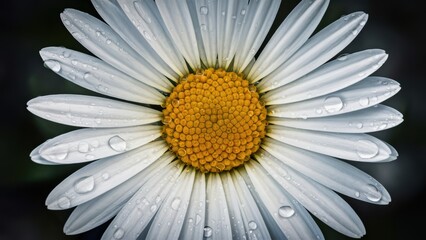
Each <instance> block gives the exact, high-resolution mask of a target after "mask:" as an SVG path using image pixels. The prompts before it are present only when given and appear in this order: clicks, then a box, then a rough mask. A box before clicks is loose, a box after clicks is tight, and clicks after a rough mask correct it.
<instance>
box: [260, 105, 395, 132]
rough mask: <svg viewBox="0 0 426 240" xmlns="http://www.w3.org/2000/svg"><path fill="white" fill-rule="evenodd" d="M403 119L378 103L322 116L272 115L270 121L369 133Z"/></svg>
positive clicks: (304, 126) (331, 130) (287, 125)
mask: <svg viewBox="0 0 426 240" xmlns="http://www.w3.org/2000/svg"><path fill="white" fill-rule="evenodd" d="M402 121H403V119H402V114H401V113H399V112H398V111H396V110H395V109H393V108H390V107H387V106H384V105H380V104H379V105H378V106H377V107H374V108H366V109H363V110H359V111H355V112H350V113H345V114H340V115H335V116H329V117H321V118H308V119H296V118H279V117H270V118H269V119H268V123H272V124H275V125H280V126H284V127H292V128H300V129H307V130H315V131H324V132H340V133H367V132H376V131H382V130H385V129H388V128H392V127H395V126H397V125H398V124H400V123H401V122H402Z"/></svg>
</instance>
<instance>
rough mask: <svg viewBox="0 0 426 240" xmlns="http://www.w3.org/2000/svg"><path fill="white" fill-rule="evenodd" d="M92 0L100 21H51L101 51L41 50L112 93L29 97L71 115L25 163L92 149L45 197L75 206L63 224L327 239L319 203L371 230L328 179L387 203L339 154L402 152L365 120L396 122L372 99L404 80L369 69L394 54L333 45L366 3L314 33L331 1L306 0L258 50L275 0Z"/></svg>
mask: <svg viewBox="0 0 426 240" xmlns="http://www.w3.org/2000/svg"><path fill="white" fill-rule="evenodd" d="M92 2H93V4H94V6H95V8H96V10H97V11H98V13H99V15H100V16H101V17H102V18H103V20H104V21H105V22H106V23H104V22H103V21H101V20H98V19H97V18H95V17H92V16H90V15H88V14H86V13H83V12H80V11H77V10H73V9H66V10H65V11H64V12H63V13H62V14H61V19H62V21H63V23H64V25H65V27H66V28H67V29H68V30H69V31H70V33H71V34H72V35H73V36H74V37H75V39H76V40H77V41H79V42H80V43H81V44H82V45H83V46H84V47H86V48H87V49H88V50H89V51H90V52H91V53H93V55H95V56H96V57H94V56H91V55H88V54H85V53H81V52H76V51H73V50H70V49H66V48H63V47H47V48H44V49H42V50H41V51H40V54H41V57H42V58H43V61H44V63H45V65H46V66H47V67H48V68H50V69H51V70H53V71H54V72H55V73H57V74H59V75H60V76H62V77H63V78H65V79H67V80H69V81H71V82H73V83H75V84H77V85H80V86H82V87H84V88H87V89H89V90H92V91H94V92H97V93H100V94H103V95H106V96H109V97H112V98H116V99H111V98H103V97H94V96H83V95H70V94H59V95H49V96H43V97H37V98H34V99H32V100H31V101H29V102H28V110H29V111H31V112H32V113H34V114H35V115H37V116H39V117H42V118H45V119H47V120H50V121H54V122H57V123H61V124H66V125H70V126H76V127H81V129H78V130H75V131H72V132H69V133H65V134H63V135H60V136H58V137H55V138H53V139H50V140H47V141H46V142H45V143H43V144H42V145H40V146H39V147H37V148H36V149H35V150H34V151H33V152H32V153H31V158H32V160H33V161H35V162H37V163H40V164H51V165H55V164H72V163H81V162H89V161H93V162H92V163H89V164H88V165H86V166H85V167H83V168H81V169H80V170H78V171H76V172H75V173H74V174H72V175H71V176H69V177H68V178H66V179H65V180H64V181H63V182H62V183H60V184H59V185H58V186H57V187H56V188H55V189H54V190H53V191H52V192H51V193H50V195H49V196H48V197H47V200H46V205H47V207H48V208H49V209H53V210H60V209H69V208H73V207H76V208H75V209H74V211H73V212H72V214H71V216H70V217H69V219H68V221H67V222H66V224H65V227H64V232H65V233H66V234H78V233H81V232H85V231H88V230H90V229H93V228H95V227H97V226H99V225H101V224H103V223H105V222H107V221H108V220H110V219H112V218H113V220H112V222H111V223H110V225H109V227H108V228H107V230H106V231H105V233H104V235H103V238H104V239H136V238H138V237H141V238H143V237H146V238H148V239H177V238H182V239H202V238H203V237H204V238H212V239H234V238H235V239H244V238H249V239H271V238H272V239H285V238H289V239H322V238H324V237H323V235H322V233H321V231H320V229H319V228H318V226H317V224H316V223H315V221H314V220H313V218H312V215H313V216H315V217H317V218H318V219H319V220H321V221H323V222H324V223H325V224H327V225H328V226H330V227H331V228H333V229H335V230H336V231H339V232H340V233H342V234H345V235H347V236H350V237H354V238H358V237H361V236H362V235H364V234H365V228H364V226H363V224H362V222H361V220H360V219H359V217H358V216H357V215H356V213H355V212H354V211H353V210H352V208H351V207H350V206H349V205H348V204H347V203H346V202H345V201H344V200H343V199H342V198H341V197H340V196H339V195H338V194H337V193H340V194H343V195H346V196H349V197H352V198H355V199H359V200H362V201H365V202H369V203H374V204H388V203H389V202H390V196H389V194H388V192H387V191H386V190H385V188H384V187H383V186H382V185H381V184H380V183H378V182H377V181H376V180H374V179H373V178H372V177H370V176H369V175H367V174H366V173H364V172H362V171H360V170H358V169H357V168H355V167H353V166H351V165H350V164H348V163H346V162H344V161H341V160H340V159H343V160H349V161H361V162H387V161H392V160H395V159H396V157H397V155H398V154H397V152H396V150H395V149H394V148H392V147H391V146H390V145H388V144H387V143H385V142H383V141H381V140H379V139H377V138H375V137H373V136H370V135H367V134H365V133H369V132H375V131H380V130H384V129H387V128H391V127H394V126H396V125H398V124H399V123H401V122H402V115H401V114H400V113H399V112H398V111H396V110H394V109H392V108H390V107H386V106H384V105H381V104H380V103H381V102H382V101H384V100H386V99H388V98H389V97H391V96H393V95H394V94H395V93H397V92H398V91H399V89H400V87H399V84H398V83H397V82H395V81H394V80H391V79H388V78H384V77H371V76H370V74H372V73H373V72H375V71H376V70H377V69H378V68H379V67H380V66H381V65H382V64H383V63H384V62H385V60H386V59H387V56H388V55H387V54H386V53H385V52H384V51H383V50H380V49H370V50H365V51H360V52H355V53H351V54H346V55H341V56H340V57H337V58H335V59H332V58H333V57H334V56H336V55H337V54H338V53H339V52H340V51H342V50H343V49H344V48H345V47H346V46H347V45H348V44H349V43H350V42H351V41H352V40H353V39H354V38H355V37H356V35H357V34H358V33H359V32H360V31H361V29H362V28H363V26H364V25H365V23H366V21H367V14H365V13H363V12H355V13H352V14H349V15H347V16H343V17H342V18H340V19H338V20H337V21H335V22H333V23H332V24H330V25H329V26H327V27H325V28H324V29H322V30H320V31H318V32H317V33H316V34H315V35H313V36H311V35H312V33H313V31H314V30H315V28H316V27H317V25H318V23H319V22H320V20H321V18H322V16H323V15H324V12H325V10H326V8H327V6H328V3H329V1H328V0H316V1H312V0H302V1H301V2H300V3H299V4H298V5H297V6H296V8H295V9H294V10H293V11H292V12H291V13H290V14H289V16H288V17H287V18H286V19H285V20H284V22H283V23H281V25H280V26H279V27H278V29H277V30H276V31H275V32H274V34H273V36H272V37H271V39H270V40H269V41H268V43H267V44H266V45H265V47H264V48H263V49H262V50H261V51H260V50H259V49H260V47H261V45H262V43H263V41H264V40H265V38H266V36H267V33H268V31H269V29H270V27H271V25H272V23H273V21H274V18H275V16H276V14H277V11H278V8H279V5H280V1H279V0H260V1H258V0H256V1H255V0H250V1H247V0H241V1H240V0H238V1H237V0H217V1H205V0H188V1H178V0H157V1H155V2H154V1H151V0H145V1H133V0H131V1H129V0H118V1H115V0H114V1H110V0H92ZM255 56H256V59H255ZM117 99H119V100H117ZM336 192H337V193H336Z"/></svg>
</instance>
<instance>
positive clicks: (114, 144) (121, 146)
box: [108, 135, 127, 152]
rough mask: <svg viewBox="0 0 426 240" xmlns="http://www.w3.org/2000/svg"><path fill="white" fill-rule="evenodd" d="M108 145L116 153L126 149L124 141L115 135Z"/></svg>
mask: <svg viewBox="0 0 426 240" xmlns="http://www.w3.org/2000/svg"><path fill="white" fill-rule="evenodd" d="M108 145H109V146H110V147H111V148H112V149H113V150H114V151H117V152H123V151H125V150H126V148H127V143H126V141H125V140H124V139H122V138H121V137H119V136H117V135H116V136H113V137H111V138H110V139H109V140H108Z"/></svg>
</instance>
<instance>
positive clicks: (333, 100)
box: [324, 97, 343, 113]
mask: <svg viewBox="0 0 426 240" xmlns="http://www.w3.org/2000/svg"><path fill="white" fill-rule="evenodd" d="M324 108H325V110H326V111H327V112H329V113H334V112H338V111H340V110H342V108H343V101H342V99H340V98H339V97H327V98H326V99H325V100H324Z"/></svg>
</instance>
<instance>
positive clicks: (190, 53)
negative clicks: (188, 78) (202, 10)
mask: <svg viewBox="0 0 426 240" xmlns="http://www.w3.org/2000/svg"><path fill="white" fill-rule="evenodd" d="M155 2H156V3H157V6H158V10H159V11H160V14H161V17H162V18H163V20H164V23H165V25H166V27H167V29H168V31H169V33H170V35H171V37H172V39H173V41H174V42H175V43H176V47H177V48H178V49H179V51H180V52H181V54H182V55H183V57H184V58H185V59H186V61H187V62H188V64H189V65H190V66H191V68H192V69H199V68H200V67H201V62H200V54H199V53H198V46H197V39H196V37H195V32H194V28H192V27H191V26H194V25H193V23H192V19H191V15H190V14H189V9H188V4H187V2H186V1H179V0H157V1H155ZM200 20H202V19H200Z"/></svg>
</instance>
